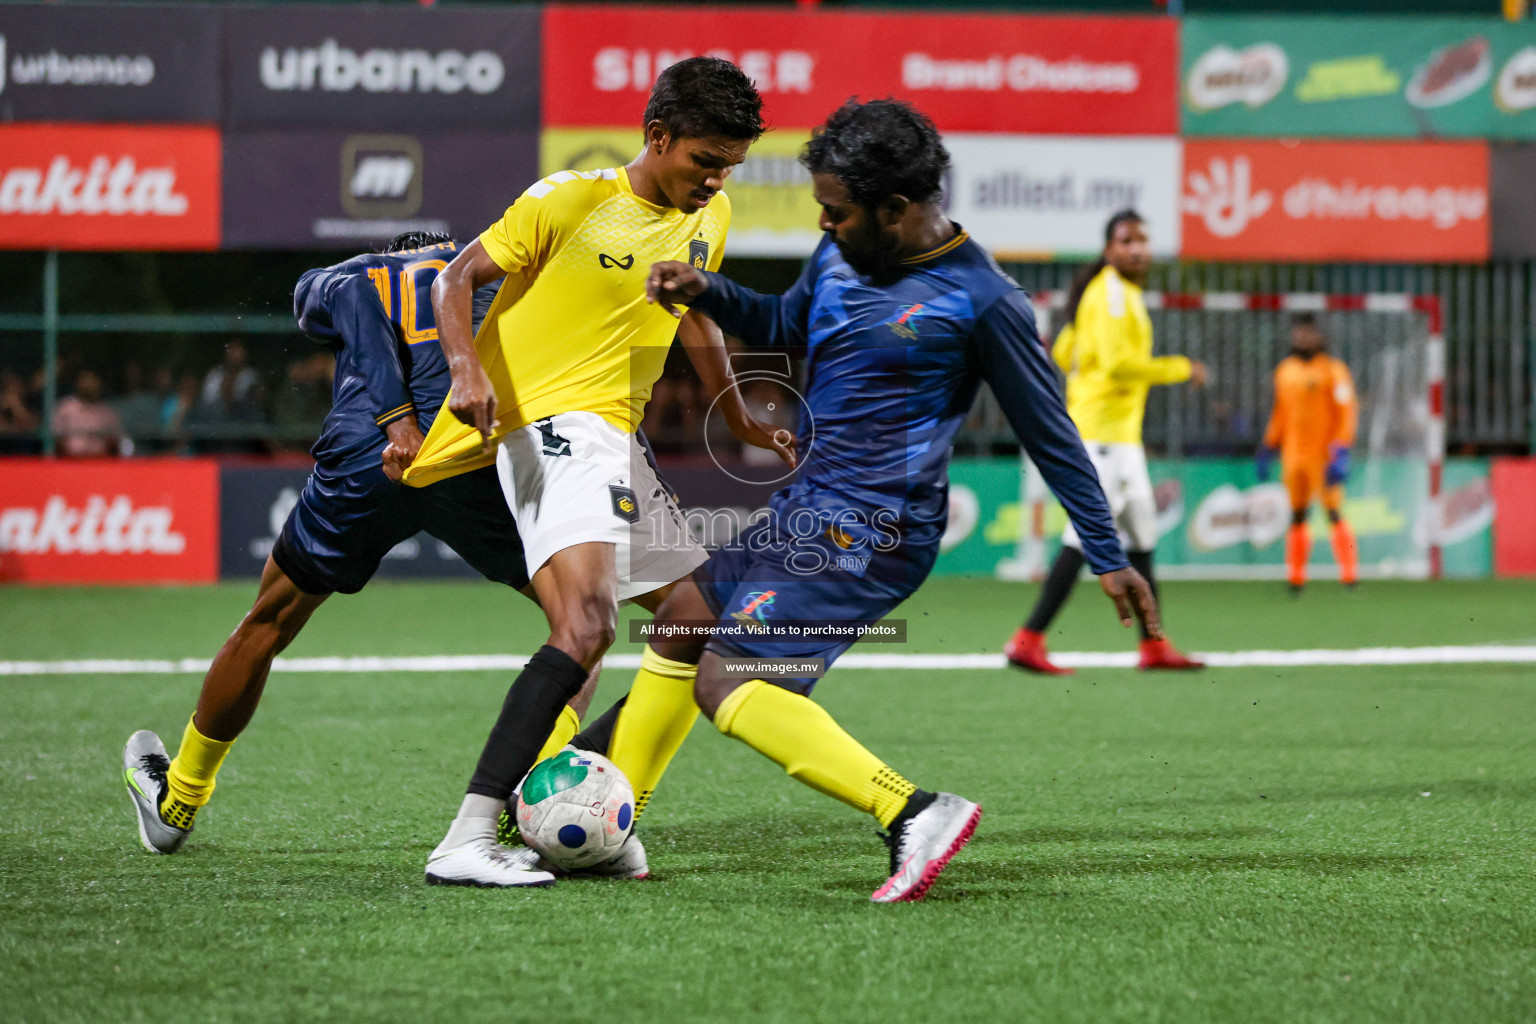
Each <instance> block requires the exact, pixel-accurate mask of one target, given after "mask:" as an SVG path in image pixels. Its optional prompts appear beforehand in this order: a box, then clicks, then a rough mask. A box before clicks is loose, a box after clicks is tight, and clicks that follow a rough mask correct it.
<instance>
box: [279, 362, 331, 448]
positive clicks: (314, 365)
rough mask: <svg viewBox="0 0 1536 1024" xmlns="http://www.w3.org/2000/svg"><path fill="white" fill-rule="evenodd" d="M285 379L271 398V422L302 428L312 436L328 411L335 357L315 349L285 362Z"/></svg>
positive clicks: (282, 425) (307, 434)
mask: <svg viewBox="0 0 1536 1024" xmlns="http://www.w3.org/2000/svg"><path fill="white" fill-rule="evenodd" d="M287 376H288V380H287V383H286V385H285V386H284V387H281V388H279V389H278V391H277V394H276V395H274V396H273V398H272V423H273V424H274V425H275V426H277V427H280V428H281V427H294V428H299V427H302V428H304V433H305V434H306V436H312V435H313V434H314V433H315V431H316V428H318V427H319V425H320V423H321V422H322V421H323V420H324V419H325V416H326V413H328V412H330V411H331V381H332V379H333V378H334V377H335V376H336V360H335V358H334V357H333V356H331V355H330V354H329V353H327V352H315V353H312V354H311V355H308V356H305V357H304V358H303V359H295V360H294V361H293V362H291V363H289V364H288V373H287Z"/></svg>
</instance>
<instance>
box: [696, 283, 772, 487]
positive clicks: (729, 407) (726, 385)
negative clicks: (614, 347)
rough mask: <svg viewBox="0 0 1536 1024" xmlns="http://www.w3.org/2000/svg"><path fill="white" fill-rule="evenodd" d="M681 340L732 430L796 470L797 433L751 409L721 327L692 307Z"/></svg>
mask: <svg viewBox="0 0 1536 1024" xmlns="http://www.w3.org/2000/svg"><path fill="white" fill-rule="evenodd" d="M677 340H678V341H680V342H682V345H683V348H684V349H685V350H686V351H687V353H688V359H689V361H690V362H692V363H693V368H694V370H696V371H697V372H698V375H699V379H700V380H701V381H703V382H704V390H705V391H706V392H708V393H709V399H710V401H712V402H714V403H716V405H717V406H718V407H719V409H720V412H721V415H723V416H724V417H725V422H726V425H727V426H729V427H730V428H731V433H732V434H734V435H735V436H736V438H737V439H738V440H741V441H744V442H746V443H747V444H750V445H752V446H753V447H756V448H764V449H767V450H768V451H771V452H773V453H774V454H775V455H777V456H778V457H779V458H781V459H783V460H784V461H785V462H786V463H788V464H789V467H790V468H791V469H793V468H794V467H795V435H794V434H792V433H790V432H789V431H788V430H785V429H783V428H782V427H781V428H778V429H774V428H772V427H769V426H766V425H764V424H763V423H760V422H759V421H758V420H757V419H755V418H754V417H753V416H752V414H751V413H750V412H748V411H747V403H746V402H745V401H743V400H742V397H741V389H740V388H738V387H737V386H736V376H735V374H733V373H732V372H731V361H730V355H729V353H728V352H726V350H725V338H724V336H723V335H722V334H721V333H720V328H719V326H718V325H717V324H716V323H715V322H714V321H713V320H711V319H709V317H707V316H705V315H704V314H702V313H700V312H699V311H698V310H692V311H690V312H689V313H688V314H687V315H686V316H684V317H683V319H682V322H681V323H679V324H678V325H677Z"/></svg>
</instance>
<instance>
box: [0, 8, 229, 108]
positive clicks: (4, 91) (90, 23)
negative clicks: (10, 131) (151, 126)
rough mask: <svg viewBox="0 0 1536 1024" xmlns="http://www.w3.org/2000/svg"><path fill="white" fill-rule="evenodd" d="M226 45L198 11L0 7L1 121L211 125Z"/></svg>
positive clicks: (212, 17)
mask: <svg viewBox="0 0 1536 1024" xmlns="http://www.w3.org/2000/svg"><path fill="white" fill-rule="evenodd" d="M221 44H222V40H221V38H220V34H219V15H218V13H217V12H215V11H213V10H210V9H208V8H198V7H193V6H191V5H178V6H175V7H153V6H144V7H140V6H137V5H131V6H129V5H124V6H116V5H112V6H106V5H103V6H94V5H81V6H76V5H73V4H69V5H65V4H29V5H26V6H22V5H3V6H0V121H157V122H162V123H165V122H172V123H175V122H182V123H185V122H194V123H203V124H213V123H215V122H217V121H218V119H219V113H220V111H219V97H220V93H221V91H222V90H221V88H220V85H221V83H220V80H219V49H220V46H221Z"/></svg>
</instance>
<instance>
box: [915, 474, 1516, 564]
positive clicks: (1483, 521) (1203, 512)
mask: <svg viewBox="0 0 1536 1024" xmlns="http://www.w3.org/2000/svg"><path fill="white" fill-rule="evenodd" d="M1151 470H1152V482H1153V486H1154V488H1155V491H1156V494H1157V507H1158V527H1159V530H1160V533H1161V537H1160V539H1159V540H1158V544H1157V565H1158V572H1159V573H1162V574H1163V575H1166V576H1168V577H1171V578H1177V577H1183V578H1206V579H1247V578H1252V579H1271V578H1272V579H1281V578H1283V577H1284V575H1285V565H1284V563H1285V531H1286V527H1287V526H1289V525H1290V519H1291V511H1290V502H1289V500H1288V499H1287V497H1286V492H1285V488H1284V487H1282V486H1281V485H1280V484H1278V483H1274V482H1271V483H1262V484H1261V483H1259V482H1258V481H1257V480H1256V479H1255V477H1254V472H1253V462H1252V461H1251V460H1250V459H1242V458H1231V459H1185V460H1182V461H1172V460H1166V461H1165V460H1153V461H1152V464H1151ZM1427 474H1428V470H1427V468H1426V466H1425V464H1424V463H1423V462H1421V461H1417V460H1410V459H1363V460H1361V461H1360V462H1359V463H1357V464H1356V468H1355V471H1354V473H1353V474H1352V475H1351V477H1350V479H1349V483H1348V484H1347V491H1348V497H1347V499H1346V502H1345V506H1344V515H1345V516H1346V518H1348V519H1349V521H1350V524H1351V525H1352V526H1353V527H1354V530H1355V535H1356V537H1357V538H1358V540H1359V544H1360V566H1361V574H1362V575H1363V576H1365V577H1367V578H1371V577H1422V576H1425V575H1427V574H1428V547H1429V538H1430V535H1431V532H1430V531H1431V529H1432V523H1431V518H1432V517H1431V514H1430V512H1429V502H1428V497H1427V496H1428V478H1427ZM949 477H950V499H949V529H948V530H947V532H946V533H945V535H944V542H943V554H941V555H940V557H939V561H938V564H937V565H936V566H935V570H934V571H935V572H940V573H947V574H951V575H988V576H991V575H1000V576H1005V577H1009V578H1028V576H1029V575H1030V574H1029V573H1028V572H1022V571H1020V570H1019V566H1020V563H1021V562H1024V561H1027V560H1028V559H1027V558H1024V557H1021V556H1025V555H1027V553H1028V549H1029V548H1030V547H1031V545H1030V542H1029V541H1030V538H1031V536H1036V537H1038V538H1040V542H1038V543H1037V550H1036V551H1035V560H1036V562H1037V564H1038V567H1039V568H1040V569H1043V568H1044V567H1045V566H1046V565H1048V564H1049V559H1050V558H1051V557H1054V555H1055V553H1056V549H1057V546H1058V543H1059V539H1060V537H1061V530H1062V527H1063V526H1065V525H1066V513H1065V512H1064V511H1063V510H1062V508H1061V506H1060V505H1058V504H1056V502H1055V500H1054V499H1051V498H1050V497H1049V495H1048V494H1047V495H1046V496H1045V500H1044V503H1043V504H1042V505H1040V506H1036V505H1034V504H1033V503H1032V502H1026V501H1025V500H1023V494H1024V490H1023V487H1022V485H1021V475H1020V467H1019V464H1018V463H1017V462H1014V461H1011V460H1007V459H957V460H955V462H954V464H953V465H952V466H951V467H950V474H949ZM1441 506H1442V514H1441V517H1440V519H1441V522H1440V524H1439V535H1440V542H1441V545H1442V546H1443V549H1444V558H1445V562H1444V565H1445V574H1446V575H1447V576H1486V575H1488V574H1489V573H1490V572H1491V570H1492V561H1491V559H1492V534H1491V529H1490V527H1491V525H1492V523H1493V496H1492V490H1491V486H1490V483H1489V471H1488V463H1487V460H1485V459H1449V460H1447V462H1446V464H1445V480H1444V494H1443V498H1442V501H1441ZM1311 527H1312V562H1313V565H1314V568H1315V572H1314V575H1315V576H1316V577H1317V578H1320V579H1326V578H1328V577H1329V576H1330V575H1331V574H1332V571H1333V558H1332V554H1331V552H1330V549H1329V540H1328V537H1329V533H1328V521H1327V518H1326V517H1325V515H1324V514H1323V511H1322V509H1321V508H1316V507H1315V508H1314V509H1313V518H1312V522H1311Z"/></svg>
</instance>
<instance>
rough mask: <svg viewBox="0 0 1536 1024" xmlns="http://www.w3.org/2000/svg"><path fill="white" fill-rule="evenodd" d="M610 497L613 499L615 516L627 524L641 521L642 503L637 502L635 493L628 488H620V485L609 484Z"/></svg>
mask: <svg viewBox="0 0 1536 1024" xmlns="http://www.w3.org/2000/svg"><path fill="white" fill-rule="evenodd" d="M608 496H609V497H610V498H612V499H613V514H614V515H616V516H618V517H619V518H620V519H622V520H624V521H625V522H626V523H638V522H639V521H640V503H639V502H638V501H636V500H635V492H634V491H632V490H630V489H629V488H628V487H620V486H619V485H618V484H609V485H608Z"/></svg>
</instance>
